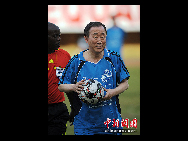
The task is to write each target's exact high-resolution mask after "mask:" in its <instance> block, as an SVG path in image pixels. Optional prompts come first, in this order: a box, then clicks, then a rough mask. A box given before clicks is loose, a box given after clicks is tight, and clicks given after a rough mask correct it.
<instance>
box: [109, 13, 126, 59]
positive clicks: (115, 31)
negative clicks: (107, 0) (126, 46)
mask: <svg viewBox="0 0 188 141" xmlns="http://www.w3.org/2000/svg"><path fill="white" fill-rule="evenodd" d="M115 18H116V16H112V20H113V27H111V28H109V29H108V30H107V33H108V36H106V47H107V49H108V50H112V51H115V52H117V53H118V54H120V55H121V56H122V54H121V49H122V46H123V43H124V39H125V38H126V36H127V33H126V32H125V31H123V30H122V29H121V28H120V27H118V26H117V24H116V20H115Z"/></svg>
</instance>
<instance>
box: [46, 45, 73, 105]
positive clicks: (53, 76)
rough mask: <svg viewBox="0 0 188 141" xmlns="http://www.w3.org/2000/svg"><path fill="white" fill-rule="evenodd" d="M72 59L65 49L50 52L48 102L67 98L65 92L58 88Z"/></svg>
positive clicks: (57, 101) (61, 100) (51, 102)
mask: <svg viewBox="0 0 188 141" xmlns="http://www.w3.org/2000/svg"><path fill="white" fill-rule="evenodd" d="M70 59H71V56H70V54H69V53H68V52H67V51H65V50H63V49H58V50H55V52H53V53H51V54H48V104H53V103H59V102H63V101H64V100H65V97H64V93H63V92H60V91H59V89H58V82H59V78H60V77H61V76H62V72H63V68H65V67H66V65H67V64H68V62H69V60H70Z"/></svg>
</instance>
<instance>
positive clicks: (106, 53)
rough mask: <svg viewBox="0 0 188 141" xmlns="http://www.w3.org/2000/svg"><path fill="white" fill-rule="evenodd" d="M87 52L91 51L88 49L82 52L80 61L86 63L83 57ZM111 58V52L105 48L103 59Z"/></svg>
mask: <svg viewBox="0 0 188 141" xmlns="http://www.w3.org/2000/svg"><path fill="white" fill-rule="evenodd" d="M87 50H89V49H86V50H84V51H82V52H80V54H79V60H82V61H86V60H85V59H84V57H83V53H84V52H85V51H87ZM109 56H110V52H109V51H108V50H107V49H106V48H105V49H104V55H103V58H105V57H109Z"/></svg>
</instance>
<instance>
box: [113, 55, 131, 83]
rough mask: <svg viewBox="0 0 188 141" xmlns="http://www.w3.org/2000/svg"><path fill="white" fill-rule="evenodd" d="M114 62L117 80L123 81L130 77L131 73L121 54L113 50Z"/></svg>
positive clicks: (118, 81)
mask: <svg viewBox="0 0 188 141" xmlns="http://www.w3.org/2000/svg"><path fill="white" fill-rule="evenodd" d="M112 54H113V55H112V62H113V64H114V67H115V69H116V81H117V83H121V81H122V80H124V79H127V80H128V79H129V77H130V75H129V72H128V69H127V68H126V66H125V64H124V62H123V60H122V59H121V57H120V55H119V54H118V53H116V52H112Z"/></svg>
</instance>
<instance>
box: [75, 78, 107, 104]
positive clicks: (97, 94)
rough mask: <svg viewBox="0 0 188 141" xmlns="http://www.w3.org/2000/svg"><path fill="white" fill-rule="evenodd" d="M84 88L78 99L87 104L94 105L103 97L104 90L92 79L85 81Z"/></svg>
mask: <svg viewBox="0 0 188 141" xmlns="http://www.w3.org/2000/svg"><path fill="white" fill-rule="evenodd" d="M83 86H84V88H83V90H82V91H81V93H80V94H78V97H79V98H80V99H81V100H82V101H83V102H84V103H87V104H89V103H90V104H96V103H97V102H99V101H100V100H101V98H103V97H104V88H103V86H102V85H101V83H100V82H98V81H97V80H94V79H89V80H86V81H85V84H84V85H83Z"/></svg>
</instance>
